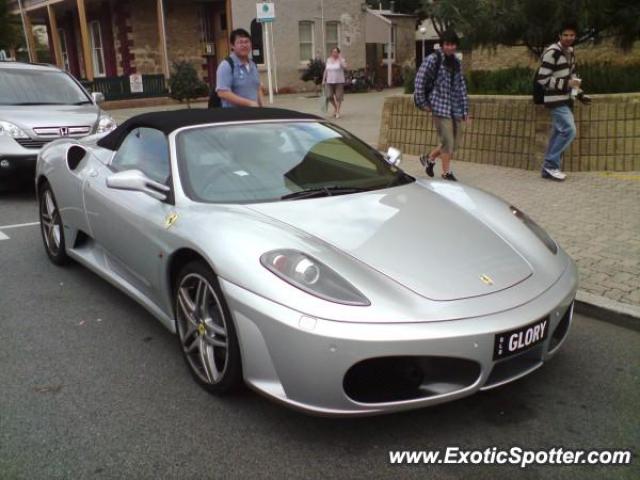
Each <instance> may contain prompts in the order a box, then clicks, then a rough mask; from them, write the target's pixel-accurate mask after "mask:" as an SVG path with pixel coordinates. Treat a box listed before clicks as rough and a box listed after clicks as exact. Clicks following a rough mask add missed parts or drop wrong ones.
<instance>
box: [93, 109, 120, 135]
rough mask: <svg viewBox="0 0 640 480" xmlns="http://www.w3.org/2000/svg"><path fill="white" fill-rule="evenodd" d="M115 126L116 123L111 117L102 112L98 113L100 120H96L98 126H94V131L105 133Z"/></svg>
mask: <svg viewBox="0 0 640 480" xmlns="http://www.w3.org/2000/svg"><path fill="white" fill-rule="evenodd" d="M117 126H118V124H117V123H116V121H115V120H114V119H113V118H112V117H110V116H109V115H107V114H105V113H103V114H101V115H100V120H98V128H96V133H107V132H110V131H111V130H113V129H114V128H116V127H117Z"/></svg>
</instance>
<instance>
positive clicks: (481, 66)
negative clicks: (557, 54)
mask: <svg viewBox="0 0 640 480" xmlns="http://www.w3.org/2000/svg"><path fill="white" fill-rule="evenodd" d="M470 58H471V61H470V64H471V68H472V69H473V70H499V69H501V68H509V67H516V66H521V67H531V68H534V67H536V66H537V64H538V59H537V58H535V57H534V56H533V55H531V54H530V53H529V51H528V50H527V48H526V47H497V48H495V49H487V48H483V49H480V48H476V49H473V50H472V52H471V53H470ZM576 59H577V61H578V66H579V65H580V64H581V63H593V62H611V63H614V64H632V63H635V64H638V63H640V42H636V43H635V44H634V46H633V48H632V49H631V50H630V51H628V52H623V51H622V50H619V49H617V48H615V47H614V45H613V42H612V41H611V40H607V41H603V42H602V43H601V44H599V45H585V44H581V45H577V46H576Z"/></svg>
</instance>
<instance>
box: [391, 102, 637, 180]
mask: <svg viewBox="0 0 640 480" xmlns="http://www.w3.org/2000/svg"><path fill="white" fill-rule="evenodd" d="M470 101H471V102H470V103H471V105H470V115H471V122H470V123H469V124H468V125H467V126H466V131H465V133H464V135H463V138H462V143H461V146H460V148H459V150H458V152H456V155H455V158H457V159H459V160H463V161H468V162H475V163H486V164H491V165H500V166H504V167H515V168H524V169H529V170H537V169H539V168H540V167H541V166H542V162H543V159H544V151H545V149H546V146H547V141H548V138H549V133H550V128H551V119H550V114H549V111H548V110H547V109H546V108H544V107H543V106H537V105H534V104H533V103H532V102H531V99H530V98H529V97H523V96H491V95H472V96H471V97H470ZM574 114H575V120H576V127H577V130H578V135H577V137H576V139H575V141H574V142H573V143H572V145H571V147H570V148H569V150H567V152H565V156H564V163H563V168H564V169H565V170H567V171H597V170H613V171H640V94H618V95H594V100H593V103H592V105H590V106H588V107H585V106H582V105H580V104H578V105H576V107H575V110H574ZM437 141H438V140H437V135H436V132H435V130H434V128H433V123H432V121H431V115H430V114H427V113H425V112H422V111H420V110H418V109H416V108H415V106H414V104H413V99H412V97H411V96H410V95H396V96H391V97H388V98H387V99H386V101H385V104H384V107H383V112H382V120H381V124H380V136H379V147H380V148H381V149H387V148H388V147H389V146H394V147H396V148H399V149H401V150H402V151H403V152H406V153H408V154H412V155H420V154H422V153H425V152H428V151H429V150H430V149H431V148H433V147H434V146H435V145H436V143H437Z"/></svg>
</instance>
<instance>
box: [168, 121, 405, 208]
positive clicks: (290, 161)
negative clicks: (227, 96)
mask: <svg viewBox="0 0 640 480" xmlns="http://www.w3.org/2000/svg"><path fill="white" fill-rule="evenodd" d="M176 144H177V153H178V165H179V169H180V178H181V181H182V186H183V189H184V190H185V193H186V194H187V195H188V196H189V197H190V198H191V199H193V200H195V201H200V202H210V203H253V202H268V201H280V200H294V199H303V198H311V197H318V196H329V195H344V194H349V193H355V192H360V191H365V190H375V189H380V188H385V187H389V186H394V185H399V184H403V183H408V182H412V181H414V179H413V178H412V177H410V176H409V175H406V174H405V173H404V172H402V171H401V170H399V169H398V168H396V167H393V166H391V165H389V164H388V163H387V162H386V161H385V160H384V158H383V156H382V155H381V154H380V153H379V152H377V151H376V150H374V149H373V148H372V147H370V146H369V145H367V144H366V143H364V142H362V141H360V140H358V139H357V138H355V137H354V136H352V135H350V134H349V133H347V132H346V131H344V130H342V129H340V128H338V127H336V126H334V125H329V124H325V123H320V122H287V123H281V122H276V123H262V124H242V125H227V126H208V127H202V128H196V129H189V130H185V131H183V132H181V133H179V134H178V136H177V140H176Z"/></svg>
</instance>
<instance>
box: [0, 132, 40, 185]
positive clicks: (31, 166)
mask: <svg viewBox="0 0 640 480" xmlns="http://www.w3.org/2000/svg"><path fill="white" fill-rule="evenodd" d="M39 151H40V148H25V147H23V146H22V145H20V144H19V143H18V142H17V141H16V140H14V139H13V138H9V137H7V136H5V135H0V179H13V178H20V179H22V178H24V179H33V178H34V176H35V171H36V160H37V158H38V152H39Z"/></svg>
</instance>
